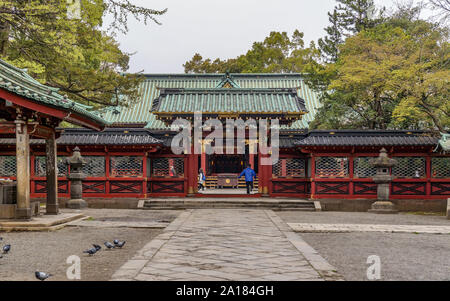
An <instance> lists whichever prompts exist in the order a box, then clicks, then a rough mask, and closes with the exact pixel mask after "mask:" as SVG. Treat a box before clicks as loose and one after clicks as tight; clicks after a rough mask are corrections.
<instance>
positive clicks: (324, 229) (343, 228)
mask: <svg viewBox="0 0 450 301" xmlns="http://www.w3.org/2000/svg"><path fill="white" fill-rule="evenodd" d="M288 225H289V226H290V227H291V228H292V229H293V230H294V231H295V232H305V233H330V232H336V233H345V232H388V233H418V234H450V226H433V225H429V226H427V225H370V224H305V223H289V224H288Z"/></svg>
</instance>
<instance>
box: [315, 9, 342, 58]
mask: <svg viewBox="0 0 450 301" xmlns="http://www.w3.org/2000/svg"><path fill="white" fill-rule="evenodd" d="M328 20H329V21H330V23H331V24H330V26H328V27H327V28H325V31H326V32H327V34H328V35H327V36H326V37H325V38H323V39H319V41H318V44H319V49H320V51H321V52H322V55H323V57H324V58H325V60H326V61H328V62H336V60H337V58H338V51H339V50H338V47H339V45H340V44H342V43H343V42H344V39H343V32H342V28H341V25H340V18H339V15H338V12H337V10H336V8H335V9H334V11H333V13H330V12H329V13H328Z"/></svg>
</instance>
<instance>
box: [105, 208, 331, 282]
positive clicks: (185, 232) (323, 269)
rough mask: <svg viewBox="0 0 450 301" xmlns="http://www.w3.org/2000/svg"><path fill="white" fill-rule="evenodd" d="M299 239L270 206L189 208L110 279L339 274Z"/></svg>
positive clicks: (290, 277)
mask: <svg viewBox="0 0 450 301" xmlns="http://www.w3.org/2000/svg"><path fill="white" fill-rule="evenodd" d="M297 237H298V239H297ZM298 244H303V245H306V243H304V241H303V240H301V238H300V237H299V236H298V234H295V233H294V232H293V231H292V229H291V228H290V227H288V226H287V225H286V224H285V223H284V222H283V221H282V220H281V219H279V218H278V219H277V216H276V214H275V213H274V212H273V211H263V210H248V209H238V210H231V209H220V210H218V209H199V210H192V211H187V212H184V213H182V214H181V215H180V216H179V217H178V218H177V219H176V220H175V221H174V222H172V223H171V224H170V226H169V227H167V228H166V229H165V230H164V231H163V233H162V234H161V235H159V236H158V237H156V238H155V239H154V240H152V241H151V242H150V243H148V244H147V245H146V246H145V247H144V248H143V249H142V250H140V251H139V252H138V253H137V254H136V256H135V257H134V258H133V259H132V260H131V261H130V263H127V264H125V265H124V266H123V267H122V268H120V269H119V270H118V271H117V272H116V273H115V275H113V280H127V279H133V280H148V281H158V280H190V281H200V280H218V281H220V280H232V281H251V280H255V281H256V280H266V281H267V280H276V281H288V280H294V281H297V280H298V281H305V280H335V279H339V276H338V275H337V273H335V271H334V268H333V267H332V266H330V265H329V264H328V263H327V262H326V261H325V260H324V259H323V258H321V257H320V255H318V254H317V252H315V251H314V249H312V248H311V247H309V246H307V245H306V246H305V250H306V251H308V252H309V253H310V254H307V256H310V257H311V260H312V261H313V262H312V263H311V262H309V260H308V258H307V257H306V258H305V256H304V254H303V253H302V252H303V251H302V250H301V249H299V248H298V246H297V245H298ZM144 262H145V264H143V263H144ZM315 267H319V269H316V268H315ZM327 269H329V270H330V273H331V274H329V273H328V271H327ZM131 271H133V273H132V272H131ZM333 271H334V274H333Z"/></svg>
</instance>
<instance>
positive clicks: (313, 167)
mask: <svg viewBox="0 0 450 301" xmlns="http://www.w3.org/2000/svg"><path fill="white" fill-rule="evenodd" d="M315 193H316V158H315V156H314V154H311V199H314V194H315Z"/></svg>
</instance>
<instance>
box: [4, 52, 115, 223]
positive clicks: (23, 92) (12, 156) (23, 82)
mask: <svg viewBox="0 0 450 301" xmlns="http://www.w3.org/2000/svg"><path fill="white" fill-rule="evenodd" d="M0 118H1V120H2V121H1V122H0V137H1V138H3V139H8V138H9V139H11V138H12V137H14V138H15V139H12V140H13V141H14V142H15V143H14V147H13V148H10V149H9V150H8V154H9V156H7V158H9V159H6V161H5V160H3V163H5V165H3V166H2V168H6V167H9V168H12V169H13V170H14V172H12V173H9V178H12V179H14V180H15V181H17V204H16V205H14V206H15V216H14V217H15V218H23V219H29V218H30V217H31V216H32V208H31V202H30V138H39V139H44V141H45V147H44V150H43V160H41V162H42V163H43V164H44V165H46V166H48V168H47V170H46V171H45V172H44V174H43V175H41V176H42V178H43V180H41V181H40V182H39V181H34V182H33V183H34V184H36V185H40V186H39V190H40V191H43V192H45V193H46V197H47V207H46V212H47V214H58V210H59V209H58V191H57V187H60V186H64V182H61V183H60V184H58V177H57V174H56V160H57V159H56V157H57V149H56V139H57V138H58V137H59V135H60V131H57V130H56V127H57V126H58V125H59V124H60V123H61V122H62V121H67V122H70V123H72V124H75V125H78V126H83V127H87V128H90V129H93V130H102V129H103V128H104V127H105V126H106V125H107V124H108V122H106V121H105V120H103V119H102V118H100V117H99V116H97V115H95V114H93V113H91V112H89V111H87V110H86V106H82V105H80V104H78V103H76V102H73V101H70V100H68V99H66V97H64V96H62V95H60V94H58V93H57V89H53V88H51V87H48V86H45V85H42V84H40V83H39V82H37V81H36V80H34V79H33V78H32V77H30V76H29V75H28V74H27V72H26V70H22V69H18V68H16V67H14V66H12V65H10V64H7V63H6V62H4V61H2V60H0ZM2 158H4V157H2Z"/></svg>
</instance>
